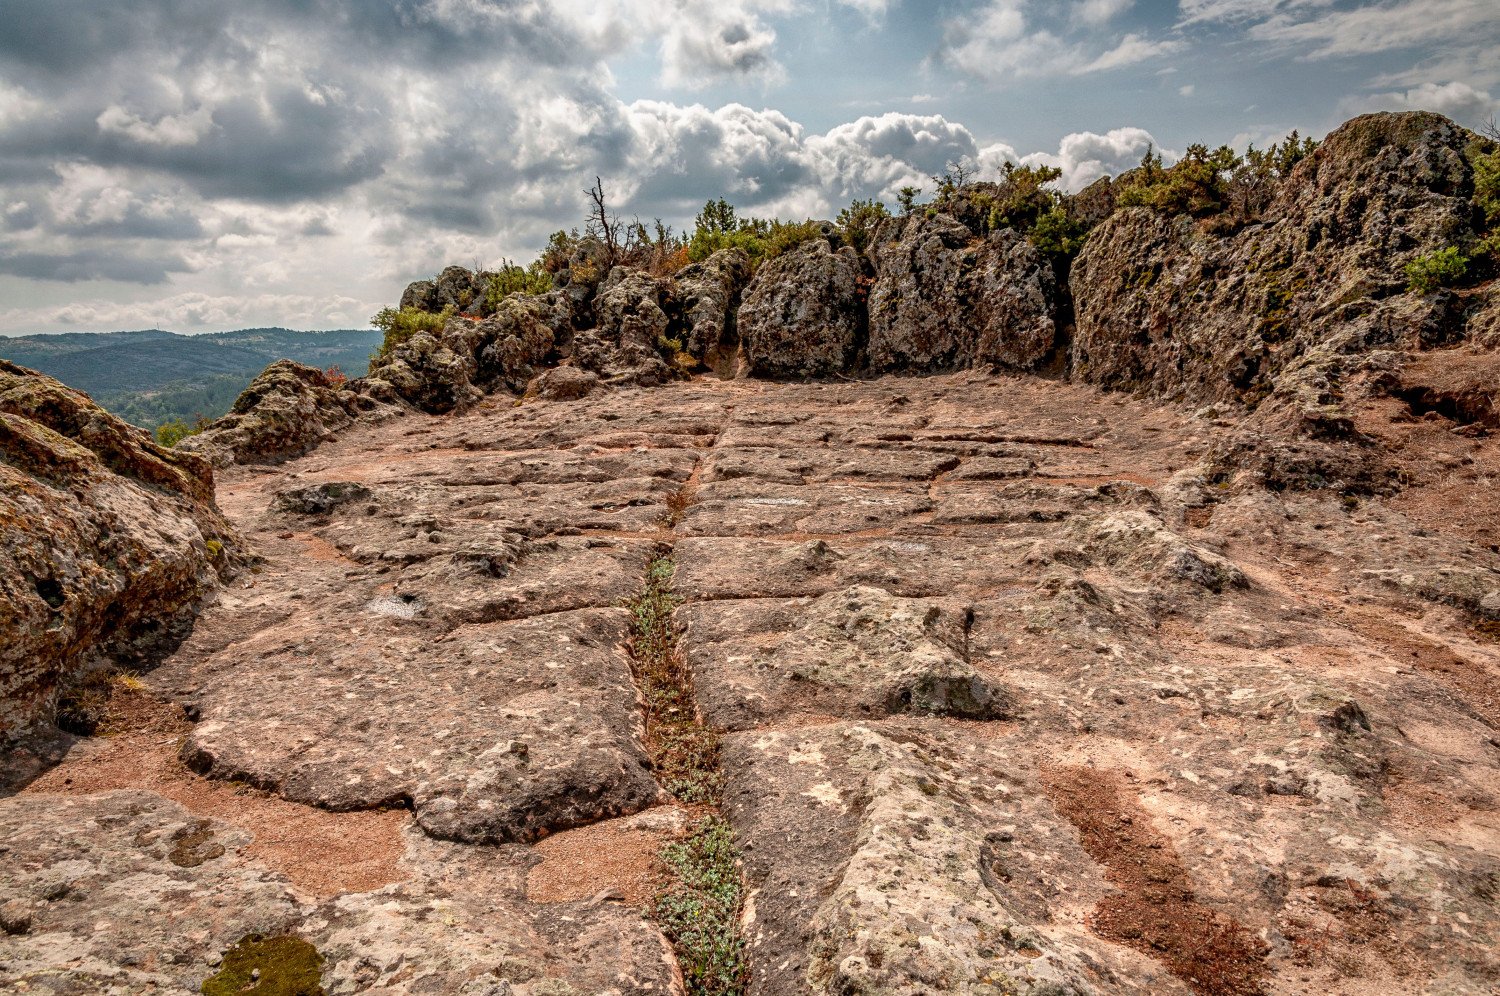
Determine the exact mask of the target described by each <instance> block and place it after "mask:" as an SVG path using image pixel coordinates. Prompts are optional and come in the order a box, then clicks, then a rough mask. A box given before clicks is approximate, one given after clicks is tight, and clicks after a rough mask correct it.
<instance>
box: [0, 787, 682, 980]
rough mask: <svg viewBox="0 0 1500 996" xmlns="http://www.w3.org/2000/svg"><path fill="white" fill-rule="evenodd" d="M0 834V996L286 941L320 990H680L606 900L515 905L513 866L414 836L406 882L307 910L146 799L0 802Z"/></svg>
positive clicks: (278, 880)
mask: <svg viewBox="0 0 1500 996" xmlns="http://www.w3.org/2000/svg"><path fill="white" fill-rule="evenodd" d="M0 830H3V831H4V834H5V840H6V842H7V847H8V848H9V851H8V854H7V860H6V862H5V863H4V866H3V868H0V890H3V892H4V894H5V895H6V896H9V897H13V898H12V899H11V900H10V902H11V903H12V904H15V906H16V907H18V908H24V910H25V913H26V920H27V929H26V930H24V931H19V932H15V933H13V934H12V935H11V936H9V937H5V938H3V939H0V985H3V986H5V987H6V989H7V991H15V992H46V993H57V994H61V996H75V994H76V996H93V994H109V996H126V994H134V993H142V992H159V993H171V994H183V996H186V994H189V993H197V992H199V991H200V986H201V985H202V984H203V982H204V980H206V979H208V978H209V977H210V976H212V975H213V974H214V973H215V972H216V970H217V969H218V967H219V962H220V958H221V956H222V955H223V954H224V952H226V951H227V950H228V949H229V948H231V947H232V946H233V945H235V944H236V943H238V942H239V941H240V940H241V939H242V938H245V937H247V936H262V937H276V936H288V935H289V936H294V937H299V938H301V939H302V940H304V941H306V942H307V943H309V944H311V945H312V947H313V948H314V949H316V951H317V952H318V954H319V955H320V956H321V957H322V958H323V962H324V967H323V973H322V984H323V986H324V989H325V990H326V991H327V992H328V993H329V994H331V996H348V994H354V993H366V992H382V993H397V992H426V993H443V994H454V996H458V994H462V996H480V994H489V993H495V992H501V993H508V994H512V996H543V994H548V996H551V994H556V993H569V992H572V993H577V992H617V993H621V994H646V993H653V994H662V993H680V992H681V983H680V980H679V979H678V977H677V971H676V966H675V965H673V964H672V963H671V961H670V958H669V956H668V953H667V949H666V948H665V947H664V946H663V943H662V940H661V937H660V935H659V934H657V933H656V931H655V930H653V929H652V928H651V927H649V926H648V925H646V924H645V923H643V922H642V921H641V920H640V919H639V917H638V916H636V915H634V914H631V913H629V912H627V911H625V910H622V909H620V908H618V907H612V906H609V905H592V904H585V903H568V904H554V905H550V906H537V905H533V904H529V903H527V902H525V900H524V885H523V884H522V883H523V882H524V877H525V864H524V862H517V861H516V860H514V859H515V857H517V856H516V855H499V856H496V855H488V856H487V855H482V854H480V853H476V852H474V849H472V848H459V847H455V846H454V845H445V844H441V843H437V842H432V841H426V840H422V839H421V838H420V837H416V836H413V837H411V838H410V839H409V842H408V844H407V849H406V856H405V859H404V864H405V865H406V867H407V870H408V874H409V878H408V879H407V880H405V881H403V882H400V883H397V884H394V885H390V886H387V887H385V888H382V889H379V890H376V891H373V892H364V893H356V894H350V895H345V896H341V897H338V898H335V899H332V900H329V901H326V902H322V903H316V902H311V901H309V900H308V899H307V898H306V897H303V896H300V895H298V894H297V892H296V891H295V890H294V889H293V888H291V887H290V886H289V885H288V883H287V881H286V879H285V878H283V877H282V876H280V875H278V874H276V873H274V872H273V871H271V870H269V869H267V868H266V867H265V866H264V865H262V864H260V863H259V862H257V861H255V860H254V859H252V858H250V857H248V856H247V854H246V853H245V851H246V845H247V844H248V843H249V835H247V834H246V833H244V832H243V831H240V830H237V829H235V828H234V827H233V826H230V825H227V824H224V823H222V822H220V821H217V820H209V819H203V818H200V817H197V816H195V815H194V814H192V813H190V812H188V811H186V810H184V809H183V808H182V807H181V806H178V805H177V804H175V803H171V802H167V801H166V800H163V799H162V798H160V797H159V796H156V795H153V794H152V793H149V792H129V791H120V792H108V793H103V794H99V795H92V796H82V797H77V798H65V799H58V798H55V797H46V796H23V797H17V798H14V799H8V800H4V801H0ZM435 914H436V915H435ZM262 981H265V982H266V983H267V984H269V983H270V982H271V980H270V979H264V980H262Z"/></svg>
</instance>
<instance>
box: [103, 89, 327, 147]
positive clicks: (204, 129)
mask: <svg viewBox="0 0 1500 996" xmlns="http://www.w3.org/2000/svg"><path fill="white" fill-rule="evenodd" d="M319 102H322V101H321V98H320V101H319ZM95 123H96V124H98V126H99V130H100V131H101V132H103V133H104V134H106V135H120V136H123V137H125V138H128V139H130V140H131V141H133V142H139V143H141V144H143V145H156V146H163V147H171V146H178V145H196V144H198V141H199V139H201V138H203V136H204V135H207V134H208V132H209V130H210V129H212V128H213V125H214V121H213V113H212V112H211V111H210V110H209V109H208V108H207V107H200V108H198V109H197V110H196V111H193V112H191V113H189V114H164V115H162V116H161V117H159V118H157V119H156V120H155V121H147V120H146V119H145V118H142V117H141V116H140V115H138V114H132V113H131V112H129V111H127V110H125V109H124V108H123V107H120V106H118V105H115V104H111V105H110V106H109V107H106V108H105V109H104V110H103V111H102V112H100V114H99V117H98V118H97V119H95Z"/></svg>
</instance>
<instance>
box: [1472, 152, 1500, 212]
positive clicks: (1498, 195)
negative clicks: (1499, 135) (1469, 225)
mask: <svg viewBox="0 0 1500 996" xmlns="http://www.w3.org/2000/svg"><path fill="white" fill-rule="evenodd" d="M1474 206H1475V207H1477V208H1479V210H1480V211H1482V212H1483V213H1484V223H1485V224H1486V225H1491V226H1493V225H1500V150H1497V151H1495V152H1491V153H1490V154H1489V155H1487V156H1477V157H1475V159H1474Z"/></svg>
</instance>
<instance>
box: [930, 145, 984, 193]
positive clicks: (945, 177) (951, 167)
mask: <svg viewBox="0 0 1500 996" xmlns="http://www.w3.org/2000/svg"><path fill="white" fill-rule="evenodd" d="M977 172H979V168H978V167H977V166H975V165H974V160H972V159H970V158H969V157H968V156H962V157H960V158H959V159H957V160H953V161H950V162H949V163H948V167H947V169H945V170H944V171H943V173H942V175H941V176H934V177H933V178H932V182H933V183H935V184H937V188H938V200H942V199H943V198H944V197H951V196H953V194H955V193H957V192H958V191H960V190H963V189H964V188H965V187H967V186H968V185H969V184H971V183H973V182H974V174H975V173H977Z"/></svg>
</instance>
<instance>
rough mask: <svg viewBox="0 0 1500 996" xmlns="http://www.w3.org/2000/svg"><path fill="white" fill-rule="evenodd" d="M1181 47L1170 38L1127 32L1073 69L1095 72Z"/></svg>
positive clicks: (1130, 64)
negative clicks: (1109, 47)
mask: <svg viewBox="0 0 1500 996" xmlns="http://www.w3.org/2000/svg"><path fill="white" fill-rule="evenodd" d="M1180 48H1182V43H1181V42H1179V41H1175V40H1171V39H1163V40H1160V41H1152V40H1150V39H1149V38H1145V37H1143V36H1141V35H1136V34H1129V35H1126V36H1125V37H1124V38H1121V39H1120V42H1119V44H1118V45H1116V46H1115V47H1114V48H1112V49H1110V50H1109V51H1108V52H1105V53H1103V54H1101V55H1099V56H1098V57H1097V58H1095V59H1094V60H1093V61H1091V62H1089V63H1087V64H1085V65H1082V66H1079V67H1078V68H1076V69H1074V70H1073V71H1074V72H1075V73H1097V72H1100V71H1102V70H1105V69H1118V68H1120V67H1121V66H1132V65H1135V64H1136V63H1137V62H1146V61H1148V60H1150V59H1154V58H1156V57H1157V56H1159V55H1167V54H1169V53H1171V52H1175V51H1177V50H1178V49H1180Z"/></svg>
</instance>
